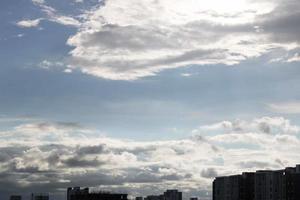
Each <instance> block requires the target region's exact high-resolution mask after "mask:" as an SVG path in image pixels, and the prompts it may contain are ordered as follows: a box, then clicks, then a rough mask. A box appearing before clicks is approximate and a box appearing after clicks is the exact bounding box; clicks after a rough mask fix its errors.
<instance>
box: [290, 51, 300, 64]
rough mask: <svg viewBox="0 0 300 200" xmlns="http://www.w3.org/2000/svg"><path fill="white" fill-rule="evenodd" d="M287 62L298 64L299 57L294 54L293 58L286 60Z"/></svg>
mask: <svg viewBox="0 0 300 200" xmlns="http://www.w3.org/2000/svg"><path fill="white" fill-rule="evenodd" d="M287 62H300V55H299V54H298V53H295V54H294V56H292V57H291V58H289V59H288V60H287Z"/></svg>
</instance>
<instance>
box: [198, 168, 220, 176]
mask: <svg viewBox="0 0 300 200" xmlns="http://www.w3.org/2000/svg"><path fill="white" fill-rule="evenodd" d="M201 176H202V177H204V178H215V177H217V176H218V172H217V170H216V169H214V168H207V169H204V170H202V172H201Z"/></svg>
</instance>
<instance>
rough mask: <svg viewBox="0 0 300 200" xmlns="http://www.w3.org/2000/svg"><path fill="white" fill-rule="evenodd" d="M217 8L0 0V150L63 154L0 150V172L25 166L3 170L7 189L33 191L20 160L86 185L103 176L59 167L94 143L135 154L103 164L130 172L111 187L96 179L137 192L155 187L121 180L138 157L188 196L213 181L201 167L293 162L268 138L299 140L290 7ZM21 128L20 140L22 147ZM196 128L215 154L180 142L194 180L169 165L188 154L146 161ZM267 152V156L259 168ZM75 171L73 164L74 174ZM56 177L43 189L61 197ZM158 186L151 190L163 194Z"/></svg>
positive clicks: (293, 4)
mask: <svg viewBox="0 0 300 200" xmlns="http://www.w3.org/2000/svg"><path fill="white" fill-rule="evenodd" d="M228 4H229V5H231V6H228V5H226V4H224V3H222V2H220V1H218V0H213V1H212V2H211V3H203V2H202V4H201V2H198V3H197V1H193V0H188V1H187V2H185V3H183V2H180V1H176V2H175V3H172V2H170V1H168V0H158V1H150V0H149V1H137V0H124V1H120V0H107V1H106V2H105V3H104V2H102V1H97V0H94V1H87V0H83V1H75V0H74V1H73V0H68V1H58V0H45V1H43V0H33V1H30V0H3V1H1V2H0V26H1V29H0V111H1V112H0V131H1V133H0V134H1V139H0V141H1V142H0V144H1V145H0V146H1V148H3V152H6V151H7V149H10V150H9V152H11V151H12V149H13V147H14V146H15V145H17V146H18V147H19V148H21V149H23V148H24V149H27V150H26V151H28V152H29V154H30V152H33V153H32V155H36V152H39V153H38V154H39V155H40V156H42V157H43V158H45V157H47V156H46V154H47V155H48V156H49V155H50V154H51V155H52V153H54V152H56V154H57V155H59V157H61V159H60V161H59V162H58V161H57V162H58V163H59V164H57V163H56V164H57V165H53V166H52V164H51V163H50V164H49V161H43V162H47V163H46V164H45V163H41V162H42V161H40V162H38V161H36V163H34V162H33V163H34V164H32V162H31V164H30V163H28V160H30V159H28V157H26V155H25V154H26V153H24V151H23V154H21V153H16V154H12V153H7V152H6V153H5V156H4V155H3V159H4V158H5V159H4V160H5V162H6V157H7V156H9V157H10V158H11V160H10V161H9V160H8V161H7V163H4V164H3V165H1V172H0V173H2V174H3V175H4V174H5V175H7V174H9V173H11V172H13V171H14V170H15V172H18V173H21V172H22V173H25V174H26V178H24V177H23V178H22V180H23V182H22V181H21V182H13V181H12V180H13V179H14V177H10V176H6V177H8V182H10V183H11V184H12V185H13V186H12V188H15V190H14V191H18V190H19V191H23V190H24V191H26V187H28V188H30V187H31V186H32V187H33V186H34V183H33V182H32V180H33V178H32V176H33V175H36V174H35V173H33V172H32V171H31V172H30V170H29V171H26V169H27V170H28V169H29V168H30V169H35V170H37V172H38V173H39V174H42V173H43V172H45V171H47V170H49V171H51V170H55V171H57V174H56V175H57V177H59V180H60V181H58V182H59V183H61V182H62V181H61V179H63V180H65V181H66V183H69V185H72V183H74V182H72V181H75V180H77V181H79V180H80V181H82V184H84V183H85V184H86V185H88V186H91V187H92V186H94V187H96V186H97V185H101V183H99V184H98V183H95V182H91V183H87V182H85V181H84V180H83V179H80V178H82V176H79V175H78V176H74V177H70V176H67V175H66V174H68V173H67V172H66V170H63V171H59V170H61V169H62V168H63V167H62V166H64V167H66V166H67V165H68V162H67V161H68V159H71V158H70V156H71V155H72V152H73V154H75V153H76V152H77V151H78V148H79V147H82V148H84V147H86V146H91V147H97V146H99V145H100V146H101V145H104V146H105V148H107V149H109V151H110V152H111V154H110V156H112V157H114V156H115V157H117V156H123V157H122V159H124V161H128V162H129V161H130V159H133V161H132V162H134V163H136V164H137V166H140V167H139V169H138V168H133V166H119V167H117V168H114V170H116V173H117V172H118V174H119V175H120V176H121V174H122V173H127V175H128V177H126V176H125V175H124V174H123V175H124V176H125V177H124V176H123V177H122V180H120V182H118V184H116V185H114V184H111V185H110V184H109V183H105V184H104V185H107V186H105V187H104V188H106V187H107V188H112V187H117V188H121V189H122V190H128V189H130V186H132V187H133V185H130V184H133V183H134V184H136V185H134V188H135V190H134V193H135V194H137V195H138V194H139V195H145V194H149V191H152V190H153V188H150V185H151V184H150V185H147V183H143V182H142V181H141V180H139V178H140V177H132V175H131V173H133V174H134V173H136V171H134V170H139V173H141V174H144V175H145V174H146V175H145V177H148V176H149V177H152V178H153V174H147V173H148V172H149V170H148V171H147V170H146V166H148V167H149V168H151V169H152V170H154V172H155V173H158V171H159V170H158V169H160V171H159V173H161V174H164V173H165V174H168V173H169V174H168V175H169V176H168V177H169V178H170V176H171V175H174V174H176V176H175V175H174V177H173V179H172V178H171V179H168V178H166V176H167V175H165V176H164V175H160V177H156V178H157V179H154V180H153V181H157V182H159V183H161V184H162V185H163V183H166V185H167V186H170V187H172V186H176V184H175V182H176V181H177V182H178V184H179V183H182V184H183V185H184V186H182V188H181V189H182V190H184V191H186V193H187V194H196V195H199V196H203V197H206V198H208V199H209V192H210V186H209V184H210V181H211V178H212V177H207V176H206V175H205V174H206V172H207V173H208V172H209V173H208V174H215V175H217V174H229V173H230V172H232V171H234V170H235V169H236V168H237V169H240V168H241V166H243V167H244V168H245V170H256V169H257V167H260V168H278V167H282V166H286V165H294V164H296V162H297V158H298V157H297V156H296V155H290V156H287V155H282V156H286V158H284V159H282V158H281V157H280V156H278V157H276V156H274V155H275V154H276V153H278V152H277V150H274V149H275V146H274V147H273V146H272V145H271V144H269V143H268V142H267V140H273V139H274V140H276V141H279V140H280V141H283V140H282V137H284V142H287V141H288V142H290V143H291V149H290V150H292V149H293V148H296V146H297V145H296V144H298V142H300V141H298V138H299V130H300V129H299V128H298V127H299V126H300V122H299V117H300V115H299V114H300V92H299V91H300V78H299V74H300V69H299V62H300V56H299V53H300V51H299V49H300V48H299V42H300V41H299V39H300V38H299V34H300V30H299V28H297V26H295V25H297V23H298V21H297V20H299V19H300V13H299V11H298V10H299V9H297V8H299V3H298V2H297V1H294V0H289V1H281V0H276V1H268V0H264V1H261V2H258V1H255V0H231V1H230V2H229V3H228ZM159 10H160V11H159ZM241 11H243V13H242V12H241ZM241 133H242V134H241ZM45 134H46V135H45ZM60 134H61V135H60ZM247 134H250V135H247ZM37 135H38V136H37ZM39 135H41V136H39ZM79 135H80V137H79ZM241 135H242V136H241ZM271 136H273V137H271ZM23 137H24V138H26V137H28V138H29V139H28V140H25V141H24V143H23V139H22V138H23ZM35 137H37V138H38V140H35V139H36V138H35ZM78 137H79V139H80V138H81V137H84V138H85V139H86V140H87V141H85V139H83V141H84V142H81V141H78V140H77V139H78ZM194 137H196V138H198V137H200V138H201V139H200V141H201V142H204V144H203V145H202V146H204V147H205V145H208V146H210V145H212V146H213V147H215V149H219V150H220V149H222V151H223V152H226V153H225V154H226V155H225V154H224V155H221V154H220V153H216V152H217V150H216V151H214V150H213V152H215V153H216V155H215V157H214V158H213V159H211V160H210V159H208V158H207V157H205V155H203V154H202V153H200V152H201V151H202V150H201V149H196V150H195V149H193V150H190V151H187V152H189V153H190V152H196V153H195V155H196V157H197V156H199V160H195V161H193V163H191V165H195V166H197V165H201V167H200V168H199V169H198V171H197V170H196V171H195V173H198V175H199V174H202V175H203V174H204V175H203V176H202V177H201V176H199V177H198V176H196V177H190V175H189V174H184V173H186V171H189V170H192V169H187V168H185V167H186V166H183V168H182V169H178V168H176V167H175V166H176V163H177V162H179V163H181V162H183V163H184V162H186V160H185V159H186V157H185V156H183V157H180V158H179V157H178V158H177V157H176V156H179V155H176V156H174V162H172V163H171V162H170V163H164V162H161V163H160V162H159V159H162V158H159V157H155V156H153V155H154V150H155V151H157V152H164V153H166V152H167V153H166V155H168V153H169V152H170V151H167V150H166V149H165V148H162V147H163V146H164V145H165V147H166V148H170V149H176V148H177V146H178V145H179V146H178V148H179V149H180V148H183V147H180V145H181V144H183V145H189V144H190V142H193V141H194ZM205 137H207V138H205ZM231 137H232V138H231ZM243 137H244V138H243ZM249 137H251V138H252V139H251V141H248V139H249ZM8 138H9V139H8ZM19 138H20V139H19ZM58 138H63V139H62V141H63V142H62V143H60V139H58ZM230 138H231V140H233V141H232V143H231V142H230V141H229V140H230ZM254 138H255V139H254ZM81 139H82V138H81ZM88 139H90V140H88ZM198 139H199V138H198ZM19 140H20V141H19ZM93 140H95V141H96V140H97V141H98V142H96V143H93ZM222 140H223V143H222ZM235 140H237V141H235ZM67 141H73V142H67ZM76 141H77V142H76ZM126 141H127V142H128V143H126ZM224 141H225V143H226V141H227V143H226V144H225V143H224ZM253 141H254V142H253ZM152 142H153V143H152ZM39 143H40V144H39ZM51 143H53V144H58V143H59V144H61V145H63V146H64V150H62V149H60V148H59V147H55V148H54V149H50V150H49V149H48V148H46V147H45V146H47V145H49V144H51ZM116 144H120V146H122V148H121V147H120V148H121V150H120V149H118V148H117V147H116ZM126 144H130V145H132V148H133V149H135V148H136V149H140V148H141V146H143V145H144V146H145V149H144V150H145V154H138V153H136V151H137V150H136V151H135V150H133V149H126V148H127V147H126V148H125V146H126ZM292 144H295V147H293V145H292ZM268 145H269V146H268ZM274 145H276V144H274ZM278 145H279V144H278ZM153 146H154V147H155V148H154V150H153V149H152V147H153ZM192 146H193V145H192ZM195 146H197V145H195ZM263 147H265V149H264V148H263ZM72 148H73V149H72ZM37 149H38V150H37ZM45 149H46V150H45ZM67 149H68V150H67ZM70 149H72V150H70ZM98 149H99V148H98ZM183 149H184V148H183ZM186 149H189V147H187V148H186ZM213 149H214V148H213ZM232 149H234V150H232ZM247 149H248V151H247ZM270 149H272V151H271V152H269V153H268V150H270ZM31 150H32V151H31ZM294 150H295V149H294ZM15 151H16V152H17V151H19V149H18V150H15ZM67 151H68V153H66V154H64V153H62V152H67ZM107 151H108V150H107ZM182 151H184V150H182ZM233 151H234V152H233ZM58 152H59V153H58ZM120 152H122V153H121V154H120ZM259 152H260V154H259ZM77 153H78V152H77ZM106 153H107V152H106ZM140 153H141V152H140ZM150 154H151V156H150ZM183 154H184V155H185V153H183ZM250 154H251V156H249V155H250ZM101 155H102V152H101V154H100V152H99V155H98V157H96V158H97V159H98V158H99V159H100V160H99V163H100V162H106V161H107V160H105V159H106V156H108V155H106V154H105V155H103V158H102V157H101ZM188 155H189V156H190V154H188V153H187V155H186V156H188ZM192 155H194V154H192ZM229 155H236V156H241V157H242V156H245V155H248V156H249V159H251V160H249V161H247V162H248V163H242V164H241V163H240V162H238V161H235V160H234V161H231V162H229V160H230V156H229ZM255 155H260V156H255ZM261 155H263V156H261ZM143 156H144V157H143ZM170 156H173V154H172V155H171V154H170ZM272 156H273V157H272ZM267 157H271V159H270V160H268V161H269V164H268V163H266V162H265V159H266V158H267ZM1 158H2V157H1V155H0V160H1ZM96 158H95V159H96ZM172 158H173V157H172ZM45 159H46V158H45ZM85 159H87V160H88V161H89V162H87V163H85V164H86V165H88V164H91V162H90V161H95V159H93V157H91V155H87V156H86V158H85ZM101 159H103V160H101ZM147 159H148V160H147ZM178 159H179V160H178ZM226 159H227V160H226ZM20 160H22V162H21V161H20ZM42 160H43V159H42ZM46 160H47V159H46ZM112 160H113V159H112ZM201 160H202V161H203V160H206V161H203V162H204V163H201V162H202V161H201ZM278 160H280V162H279V161H278ZM84 161H86V160H84ZM107 162H108V161H107ZM198 162H199V163H200V164H199V163H198ZM245 162H246V161H245ZM20 163H23V164H22V165H21V164H20ZM78 163H80V164H82V163H83V160H80V162H77V164H78ZM153 163H155V164H156V165H155V166H154V164H153ZM226 163H230V164H227V165H226ZM280 163H281V164H280ZM110 164H111V163H110ZM110 164H109V163H108V164H107V166H105V167H104V168H102V166H98V165H97V162H96V163H92V165H91V166H89V167H90V168H89V169H90V170H91V171H93V173H99V176H100V175H101V176H105V177H106V178H104V179H105V180H106V179H107V180H109V179H110V178H111V177H112V176H110V174H109V173H106V172H107V171H106V170H108V169H109V167H110V166H111V165H110ZM177 164H178V163H177ZM8 166H14V167H12V168H10V167H8ZM45 166H48V167H45ZM58 166H59V167H58ZM83 166H85V165H82V166H80V165H76V166H75V167H74V170H75V169H76V170H77V171H78V170H83V169H82V167H83ZM58 168H59V170H56V169H58ZM143 169H145V171H143ZM155 169H156V170H158V171H155ZM18 170H19V171H18ZM22 170H23V171H22ZM185 170H186V171H185ZM193 170H194V168H193ZM146 171H147V173H146ZM150 171H151V170H150ZM37 172H36V173H37ZM154 172H153V173H154ZM171 172H172V173H171ZM93 173H87V174H86V177H89V176H91V174H93ZM170 174H171V175H170ZM23 175H24V174H22V176H23ZM20 176H21V175H20ZM36 176H37V175H36ZM62 176H65V177H64V178H62ZM141 176H142V175H141ZM83 177H84V176H83ZM149 177H148V178H149ZM187 177H188V178H187ZM39 178H40V179H41V180H43V181H45V180H48V181H50V182H52V181H53V182H55V181H57V180H54V179H52V178H51V179H49V177H48V179H47V177H39ZM144 179H147V178H144ZM149 179H150V178H149ZM134 180H137V181H134ZM151 180H152V179H151ZM68 181H69V182H68ZM80 181H79V182H80ZM172 181H174V182H172ZM25 182H26V184H25ZM58 182H57V183H58ZM108 182H109V181H108ZM57 185H59V184H57ZM67 185H68V184H65V185H61V186H57V187H55V186H49V185H47V184H46V186H47V187H50V188H51V192H52V193H53V194H55V195H58V196H60V197H61V193H60V191H61V188H63V187H65V186H67ZM112 185H113V186H112ZM162 185H160V184H158V186H157V187H156V188H155V191H161V190H162V189H163V186H162ZM46 186H45V187H46ZM20 188H21V189H20ZM28 188H27V189H28ZM137 188H138V189H137ZM195 188H201V190H200V191H197V190H196V189H195ZM121 189H120V190H121ZM40 190H41V191H42V190H43V189H42V188H40ZM14 191H13V192H14ZM4 193H5V195H8V194H9V192H8V191H4Z"/></svg>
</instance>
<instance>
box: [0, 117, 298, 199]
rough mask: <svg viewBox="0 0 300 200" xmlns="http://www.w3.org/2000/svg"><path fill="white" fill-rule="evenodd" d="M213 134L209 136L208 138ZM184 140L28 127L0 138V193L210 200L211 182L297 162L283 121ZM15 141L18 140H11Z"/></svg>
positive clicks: (293, 132)
mask: <svg viewBox="0 0 300 200" xmlns="http://www.w3.org/2000/svg"><path fill="white" fill-rule="evenodd" d="M212 130H213V132H218V131H221V132H222V133H219V134H217V135H214V134H211V133H210V132H209V131H212ZM197 131H198V132H197V133H196V132H194V135H192V136H190V137H189V138H186V139H181V140H171V141H153V142H146V141H144V142H141V141H134V140H124V139H113V138H109V137H107V136H104V135H103V134H102V133H99V132H98V131H95V130H90V129H86V128H84V127H82V126H80V125H78V124H76V123H50V122H31V123H25V124H20V125H18V126H16V127H14V128H12V129H10V130H6V131H2V132H1V133H0V149H1V151H0V152H1V153H0V160H1V164H0V176H1V177H2V178H1V181H0V184H1V185H7V184H9V185H10V187H9V188H7V187H0V188H2V189H1V190H2V191H1V193H3V194H9V193H14V192H16V191H18V192H22V191H23V192H25V191H27V192H28V191H31V190H32V189H33V188H35V190H38V191H50V192H51V193H52V194H54V195H57V196H60V197H62V196H63V195H62V191H64V190H65V188H66V187H68V186H74V185H81V186H91V187H96V188H102V189H110V190H114V191H123V192H127V191H128V192H130V194H131V195H133V196H134V195H148V194H153V193H159V192H161V191H162V190H164V189H166V188H179V189H181V190H183V191H184V192H185V195H187V196H191V195H198V196H201V197H203V199H205V198H207V199H210V191H211V181H212V179H213V178H214V177H215V176H217V175H228V174H235V173H238V172H240V171H245V170H246V171H247V170H249V171H253V170H256V169H268V168H272V169H273V168H282V167H284V166H288V165H295V164H296V163H297V162H298V161H299V155H298V153H297V152H299V150H300V149H299V142H300V140H299V127H297V126H294V125H291V124H290V122H289V121H288V120H286V119H284V118H269V117H265V118H260V119H254V120H252V121H248V122H247V121H240V120H237V121H233V122H230V121H226V122H221V123H217V124H212V125H207V126H201V127H199V128H198V129H197ZM16 138H18V140H16Z"/></svg>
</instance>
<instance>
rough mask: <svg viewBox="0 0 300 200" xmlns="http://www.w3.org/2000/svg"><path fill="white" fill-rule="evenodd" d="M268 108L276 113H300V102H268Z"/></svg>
mask: <svg viewBox="0 0 300 200" xmlns="http://www.w3.org/2000/svg"><path fill="white" fill-rule="evenodd" d="M268 108H269V109H270V110H271V111H273V112H276V113H282V114H299V113H300V102H299V101H292V102H281V103H271V104H268Z"/></svg>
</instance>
